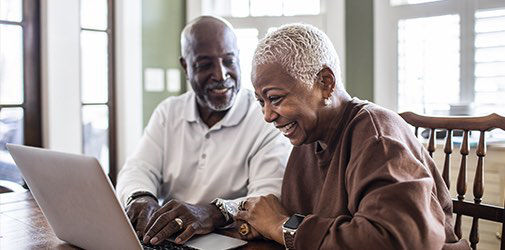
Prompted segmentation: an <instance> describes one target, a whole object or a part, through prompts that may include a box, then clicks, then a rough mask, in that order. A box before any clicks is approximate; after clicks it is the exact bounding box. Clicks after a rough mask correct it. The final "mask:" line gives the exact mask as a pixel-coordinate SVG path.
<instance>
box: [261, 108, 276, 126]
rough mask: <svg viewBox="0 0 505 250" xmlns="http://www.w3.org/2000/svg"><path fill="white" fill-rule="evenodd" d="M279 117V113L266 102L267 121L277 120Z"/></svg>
mask: <svg viewBox="0 0 505 250" xmlns="http://www.w3.org/2000/svg"><path fill="white" fill-rule="evenodd" d="M277 117H278V114H277V113H276V112H275V111H273V110H272V109H271V108H270V105H269V104H265V106H264V107H263V119H265V121H266V122H268V123H270V122H273V121H275V120H276V119H277Z"/></svg>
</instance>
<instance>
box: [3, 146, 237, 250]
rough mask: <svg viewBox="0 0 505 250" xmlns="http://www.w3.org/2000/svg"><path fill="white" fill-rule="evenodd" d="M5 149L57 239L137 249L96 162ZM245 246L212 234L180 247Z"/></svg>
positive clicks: (43, 151) (40, 151)
mask: <svg viewBox="0 0 505 250" xmlns="http://www.w3.org/2000/svg"><path fill="white" fill-rule="evenodd" d="M7 148H8V149H9V152H10V153H11V155H12V157H13V158H14V161H15V162H16V165H17V166H18V168H19V169H20V171H21V173H22V174H23V177H24V178H25V181H26V183H27V184H28V186H29V187H30V190H31V192H32V194H33V197H34V198H35V201H37V203H38V205H39V207H40V208H41V210H42V212H43V214H44V216H45V217H46V219H47V220H48V222H49V224H50V226H51V228H52V229H53V231H54V232H55V234H56V236H57V237H58V238H60V239H61V240H64V241H66V242H69V243H71V244H73V245H76V246H78V247H81V248H85V249H126V250H127V249H142V246H141V245H140V241H139V240H138V239H137V235H136V234H135V233H134V230H133V228H132V226H131V224H130V222H129V220H128V217H127V216H126V213H125V212H124V210H123V208H122V207H121V204H120V203H119V201H118V199H117V197H116V194H115V192H114V188H113V187H112V184H111V182H110V180H109V178H108V177H107V176H106V175H105V173H104V172H103V169H102V168H101V166H100V164H99V162H98V161H97V160H96V159H95V158H93V157H89V156H84V155H76V154H68V153H62V152H56V151H51V150H47V149H41V148H34V147H28V146H22V145H13V144H7ZM246 243H247V242H246V241H243V240H239V239H235V238H231V237H227V236H223V235H219V234H215V233H211V234H207V235H201V236H195V237H193V238H192V239H191V240H189V241H188V242H186V244H185V245H187V246H190V247H194V248H197V249H203V250H213V249H232V248H237V247H240V246H243V245H245V244H246Z"/></svg>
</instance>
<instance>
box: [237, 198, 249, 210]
mask: <svg viewBox="0 0 505 250" xmlns="http://www.w3.org/2000/svg"><path fill="white" fill-rule="evenodd" d="M246 202H247V200H243V201H241V202H240V204H239V205H238V210H242V211H245V210H246V209H245V203H246Z"/></svg>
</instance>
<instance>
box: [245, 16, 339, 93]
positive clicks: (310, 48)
mask: <svg viewBox="0 0 505 250" xmlns="http://www.w3.org/2000/svg"><path fill="white" fill-rule="evenodd" d="M275 62H277V63H280V64H281V65H282V67H283V68H284V69H285V70H286V71H287V72H288V74H289V75H290V76H292V77H293V78H295V79H297V80H300V81H302V82H303V83H305V84H307V85H309V86H312V85H313V84H314V82H315V81H316V80H317V73H319V71H321V69H323V67H324V66H326V67H328V68H330V69H331V70H332V71H333V74H335V78H336V85H337V86H341V84H342V83H341V76H340V63H339V60H338V55H337V52H336V51H335V48H334V47H333V44H332V43H331V41H330V39H329V38H328V36H327V35H326V34H324V33H323V32H322V31H321V30H319V29H317V28H316V27H314V26H312V25H308V24H301V23H294V24H287V25H283V26H281V27H280V28H278V29H276V30H275V31H272V32H269V33H268V34H267V35H266V36H265V37H264V38H263V39H261V40H260V41H259V43H258V47H257V48H256V51H255V52H254V57H253V66H257V65H262V64H269V63H275Z"/></svg>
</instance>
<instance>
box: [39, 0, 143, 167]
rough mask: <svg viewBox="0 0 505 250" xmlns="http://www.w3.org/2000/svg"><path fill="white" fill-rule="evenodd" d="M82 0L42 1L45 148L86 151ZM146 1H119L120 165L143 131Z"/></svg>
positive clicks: (117, 6) (76, 151)
mask: <svg viewBox="0 0 505 250" xmlns="http://www.w3.org/2000/svg"><path fill="white" fill-rule="evenodd" d="M79 3H80V2H79V0H42V2H41V5H42V9H41V12H42V13H41V26H42V27H41V39H42V41H41V47H42V49H41V53H42V59H41V64H42V119H43V138H44V141H43V146H44V147H45V148H49V149H54V150H58V151H64V152H71V153H78V154H80V153H82V127H81V103H80V63H79V62H80V20H79ZM141 13H142V2H141V0H118V1H116V98H117V103H116V107H117V117H116V119H117V126H118V127H117V132H118V134H117V142H116V143H117V146H118V148H117V150H118V151H117V152H118V167H120V166H121V165H122V164H123V162H124V160H125V158H126V157H127V155H128V154H130V153H131V152H132V150H133V147H134V146H135V145H136V144H137V141H138V139H139V138H140V136H141V134H142V88H141V86H142V85H141V84H142V82H141V65H142V61H141V60H142V56H141V55H142V43H141V40H142V37H141V34H142V32H141V27H142V25H141V24H142V16H141Z"/></svg>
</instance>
